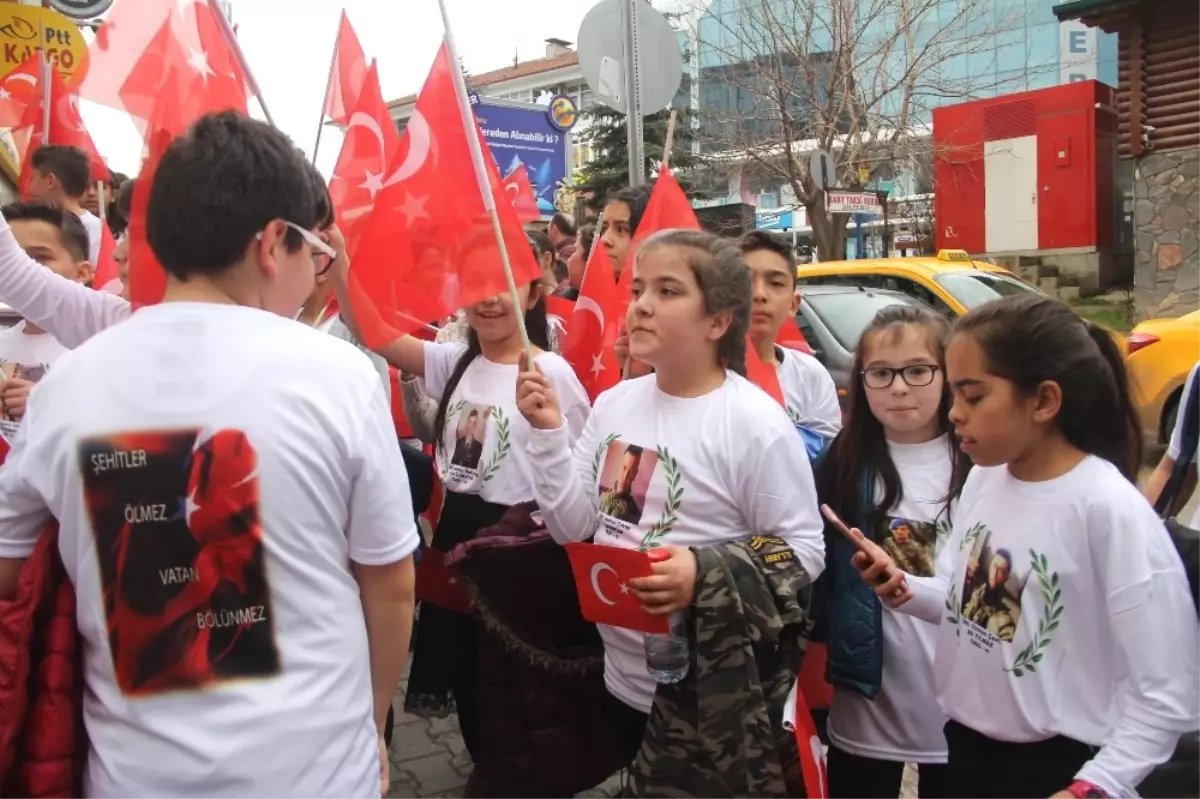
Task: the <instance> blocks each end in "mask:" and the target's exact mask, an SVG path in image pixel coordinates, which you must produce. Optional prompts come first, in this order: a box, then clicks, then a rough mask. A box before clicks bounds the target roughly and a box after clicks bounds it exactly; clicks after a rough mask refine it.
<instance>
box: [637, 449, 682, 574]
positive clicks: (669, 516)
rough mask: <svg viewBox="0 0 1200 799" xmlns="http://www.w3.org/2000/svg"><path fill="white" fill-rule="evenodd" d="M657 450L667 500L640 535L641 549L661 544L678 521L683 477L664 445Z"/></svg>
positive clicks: (652, 547) (677, 464)
mask: <svg viewBox="0 0 1200 799" xmlns="http://www.w3.org/2000/svg"><path fill="white" fill-rule="evenodd" d="M657 452H658V460H659V462H660V463H662V465H663V472H664V473H665V474H666V476H667V502H666V505H665V506H664V507H663V512H662V515H661V516H659V517H658V521H656V522H655V523H654V526H653V527H651V528H650V529H649V530H647V531H646V535H644V536H643V537H642V545H641V547H639V548H640V549H641V550H643V551H645V550H647V549H654V548H655V547H659V546H662V539H663V538H666V537H667V536H668V535H670V533H671V530H672V529H674V527H675V524H676V523H677V522H678V521H679V506H680V505H681V504H682V503H683V478H682V476H681V475H680V473H679V463H678V462H677V461H676V460H675V459H674V458H673V457H671V453H670V452H669V451H668V450H667V448H666V447H658V448H657Z"/></svg>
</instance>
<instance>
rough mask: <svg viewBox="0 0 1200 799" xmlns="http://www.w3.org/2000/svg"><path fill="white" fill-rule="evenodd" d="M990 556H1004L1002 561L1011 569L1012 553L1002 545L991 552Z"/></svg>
mask: <svg viewBox="0 0 1200 799" xmlns="http://www.w3.org/2000/svg"><path fill="white" fill-rule="evenodd" d="M992 557H993V558H1004V562H1005V563H1007V564H1008V568H1009V569H1012V565H1013V559H1012V553H1011V552H1009V551H1008V550H1007V549H1005V548H1004V547H1000V548H999V549H997V550H996V551H995V552H993V553H992Z"/></svg>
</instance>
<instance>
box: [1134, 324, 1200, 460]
mask: <svg viewBox="0 0 1200 799" xmlns="http://www.w3.org/2000/svg"><path fill="white" fill-rule="evenodd" d="M1197 359H1200V311H1193V312H1191V313H1190V314H1187V315H1186V316H1180V317H1178V318H1176V319H1151V320H1149V321H1146V322H1142V323H1141V324H1140V325H1138V326H1137V327H1135V328H1134V329H1133V330H1132V331H1131V332H1130V333H1129V337H1128V338H1127V339H1126V340H1125V365H1126V367H1127V368H1128V370H1129V384H1130V391H1131V392H1132V394H1133V402H1134V405H1136V406H1137V410H1138V418H1139V419H1140V420H1141V423H1142V434H1143V435H1144V436H1145V438H1146V441H1147V442H1148V443H1151V444H1166V443H1167V441H1168V440H1169V439H1170V436H1171V430H1173V429H1174V427H1175V416H1176V414H1177V413H1178V411H1179V398H1180V396H1181V395H1182V394H1183V384H1184V383H1185V382H1186V381H1187V376H1188V372H1190V371H1191V370H1192V367H1193V366H1195V365H1196V361H1197Z"/></svg>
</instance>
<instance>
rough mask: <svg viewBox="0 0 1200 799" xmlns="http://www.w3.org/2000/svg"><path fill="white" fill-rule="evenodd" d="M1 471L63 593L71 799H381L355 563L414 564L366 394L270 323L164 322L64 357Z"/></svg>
mask: <svg viewBox="0 0 1200 799" xmlns="http://www.w3.org/2000/svg"><path fill="white" fill-rule="evenodd" d="M35 396H36V402H34V403H31V405H30V410H29V413H28V414H27V415H26V418H25V420H24V422H23V423H22V424H21V429H20V432H19V434H18V436H17V443H16V445H15V446H14V448H13V450H12V452H11V453H10V454H9V457H8V461H7V463H6V464H5V465H4V467H3V468H0V557H5V558H23V557H26V556H28V555H29V554H30V552H31V551H32V550H33V547H34V542H35V540H36V538H37V536H38V534H39V533H40V532H41V530H42V527H43V525H44V524H45V522H46V521H47V520H48V519H49V518H50V516H51V515H53V516H54V517H55V518H57V519H58V520H59V523H60V525H61V528H60V534H59V551H60V553H61V555H62V559H63V564H64V565H65V567H66V570H67V573H68V575H69V577H70V579H71V582H72V583H73V584H74V586H75V591H76V594H77V596H78V610H77V618H78V625H79V630H80V633H81V634H82V635H83V638H84V644H85V646H84V664H83V665H84V675H85V680H86V686H87V691H86V693H85V697H84V706H83V711H84V720H85V722H86V724H87V731H88V738H89V740H90V744H91V752H90V755H89V758H88V771H87V779H86V788H85V795H87V796H195V795H205V796H238V797H241V796H337V797H348V796H360V797H362V796H376V797H377V796H379V777H380V775H379V756H378V749H377V744H376V742H377V735H376V730H375V724H374V721H373V718H372V715H373V699H372V686H371V675H370V660H369V653H368V646H367V631H366V625H365V622H364V620H363V610H362V604H361V601H360V599H359V589H358V585H357V583H356V582H355V579H354V576H353V574H352V572H351V562H352V561H353V562H357V563H361V564H364V565H384V564H390V563H394V562H396V561H399V560H401V559H403V558H405V557H406V556H408V555H409V554H410V553H411V552H412V551H413V550H414V549H415V548H416V546H417V544H418V537H417V532H416V529H415V525H414V520H413V512H412V504H411V500H410V496H409V490H408V486H407V477H406V474H405V470H404V461H403V459H402V457H401V454H400V450H399V445H398V443H397V442H396V436H395V433H394V432H393V430H392V421H391V418H390V414H389V412H388V407H387V403H386V401H385V400H384V396H383V391H382V389H381V387H380V385H379V380H378V378H377V377H376V375H375V371H374V370H373V369H372V368H371V366H370V364H369V363H368V362H367V360H366V359H365V358H363V357H362V356H361V355H360V354H359V353H358V352H356V351H355V350H354V348H353V347H349V346H347V345H346V344H345V343H344V342H341V341H338V340H337V339H336V338H334V337H333V336H328V335H323V334H321V333H319V332H317V331H315V330H311V329H308V328H305V327H303V326H301V325H297V324H296V323H295V322H293V321H291V320H290V319H284V318H282V317H278V316H274V315H272V314H270V313H267V312H264V311H258V310H253V309H249V308H243V307H239V306H230V305H214V304H200V303H165V304H162V305H156V306H153V307H149V308H145V309H143V310H141V311H139V312H138V313H137V314H136V315H135V316H134V317H133V318H132V319H130V320H129V321H128V322H126V323H124V324H121V325H117V326H116V327H113V328H112V329H111V330H108V331H106V332H104V333H102V334H100V335H98V336H96V337H94V338H93V339H92V340H90V341H88V342H87V343H86V344H84V345H83V346H81V347H79V348H78V349H76V350H74V351H71V352H68V353H66V354H65V355H63V357H62V358H60V359H59V362H58V363H57V364H56V365H55V367H54V369H53V370H52V371H51V373H50V374H49V375H48V376H47V377H46V379H45V380H43V381H42V383H41V384H40V385H39V386H38V388H37V390H36V391H35Z"/></svg>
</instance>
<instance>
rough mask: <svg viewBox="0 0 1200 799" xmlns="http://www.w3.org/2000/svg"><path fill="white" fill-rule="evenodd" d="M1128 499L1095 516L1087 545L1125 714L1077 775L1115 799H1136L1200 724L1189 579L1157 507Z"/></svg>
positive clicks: (1198, 638) (1198, 639) (1197, 635)
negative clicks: (1113, 647) (1109, 633)
mask: <svg viewBox="0 0 1200 799" xmlns="http://www.w3.org/2000/svg"><path fill="white" fill-rule="evenodd" d="M1128 493H1129V494H1130V495H1131V497H1130V498H1129V499H1126V500H1125V503H1124V504H1123V505H1118V504H1117V503H1106V505H1105V506H1103V508H1102V510H1101V513H1102V516H1098V515H1097V514H1096V513H1095V512H1090V513H1089V518H1088V545H1089V547H1090V548H1091V549H1092V552H1093V557H1094V558H1095V560H1094V562H1095V564H1096V567H1097V569H1098V571H1099V574H1098V575H1097V576H1098V577H1099V578H1100V580H1099V582H1100V583H1101V584H1102V585H1103V586H1104V590H1105V591H1106V592H1107V596H1106V597H1105V598H1104V601H1105V604H1106V606H1107V609H1108V615H1109V618H1110V619H1111V624H1112V635H1113V639H1114V640H1115V641H1116V642H1117V651H1116V652H1114V653H1113V656H1114V658H1115V660H1116V661H1117V662H1116V663H1115V664H1114V666H1116V667H1118V668H1120V667H1121V666H1124V668H1123V669H1120V671H1121V673H1123V674H1125V675H1126V678H1125V679H1124V680H1122V682H1121V686H1122V690H1123V691H1124V693H1125V695H1124V696H1123V697H1122V698H1121V700H1120V701H1119V702H1118V703H1117V704H1118V706H1119V707H1120V708H1121V717H1120V718H1119V719H1118V720H1117V722H1116V725H1115V726H1114V728H1113V730H1112V732H1111V733H1110V734H1109V737H1108V739H1107V740H1106V741H1105V742H1104V745H1103V746H1102V747H1101V748H1100V751H1099V752H1098V753H1097V754H1096V756H1095V757H1094V758H1092V760H1090V761H1089V762H1088V763H1086V764H1084V766H1083V768H1082V769H1080V770H1079V773H1078V775H1077V776H1078V778H1079V779H1081V780H1087V781H1088V782H1091V783H1093V784H1095V785H1097V786H1099V787H1100V788H1102V789H1104V791H1105V792H1106V793H1107V794H1108V795H1109V796H1136V795H1137V786H1138V784H1140V783H1141V782H1142V780H1144V779H1145V778H1146V775H1147V774H1149V773H1150V771H1151V769H1153V768H1154V766H1156V765H1158V764H1160V763H1163V762H1166V760H1167V759H1168V758H1170V756H1171V754H1172V752H1173V751H1174V749H1175V745H1176V743H1177V742H1178V740H1179V736H1180V735H1181V734H1182V733H1184V732H1188V731H1191V730H1195V729H1196V728H1197V725H1198V724H1200V709H1198V702H1200V699H1198V696H1197V683H1198V682H1200V667H1198V666H1197V658H1198V655H1197V652H1198V651H1200V626H1198V625H1197V623H1196V613H1195V606H1194V604H1193V600H1192V597H1191V590H1190V588H1189V586H1188V582H1187V577H1186V576H1185V575H1184V572H1183V567H1182V565H1181V563H1180V561H1179V557H1178V555H1177V553H1176V550H1175V545H1174V544H1173V543H1172V542H1171V541H1170V538H1169V537H1168V535H1167V532H1166V530H1165V529H1164V528H1163V525H1162V523H1161V522H1160V521H1159V520H1158V518H1157V517H1156V516H1155V515H1154V511H1153V510H1152V509H1151V508H1150V507H1149V505H1147V504H1146V503H1145V501H1144V500H1142V498H1141V496H1139V495H1136V494H1135V492H1134V491H1133V490H1132V489H1130V490H1129V492H1128ZM1135 500H1136V501H1135ZM1138 502H1140V506H1139V504H1138ZM1131 578H1132V581H1131Z"/></svg>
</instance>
